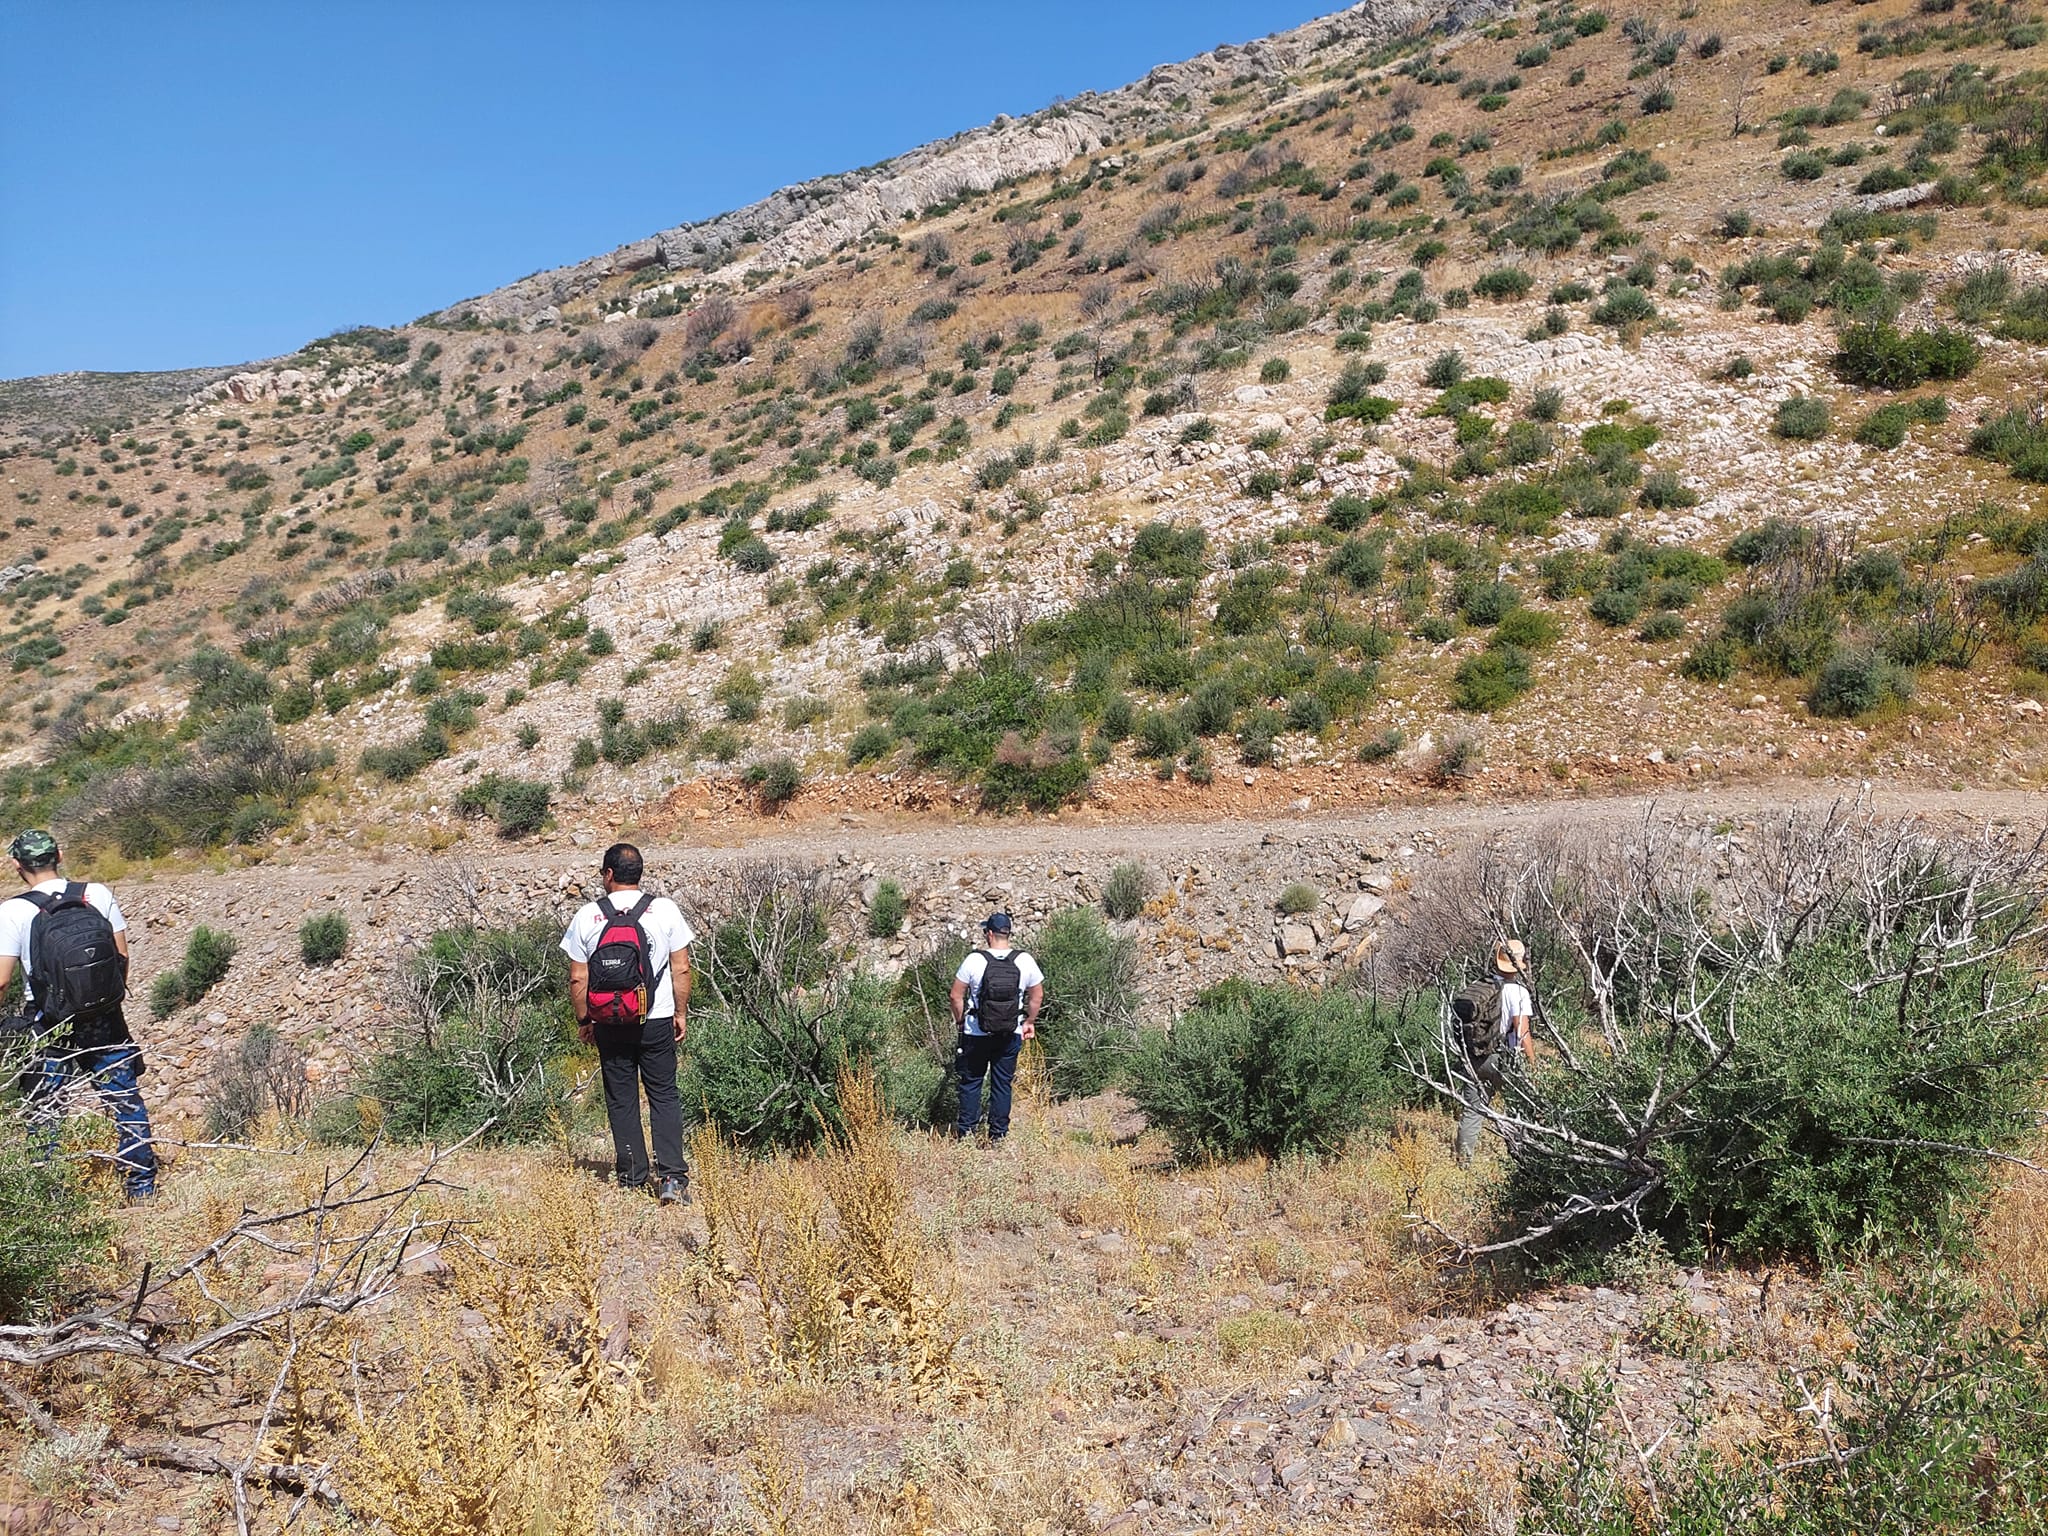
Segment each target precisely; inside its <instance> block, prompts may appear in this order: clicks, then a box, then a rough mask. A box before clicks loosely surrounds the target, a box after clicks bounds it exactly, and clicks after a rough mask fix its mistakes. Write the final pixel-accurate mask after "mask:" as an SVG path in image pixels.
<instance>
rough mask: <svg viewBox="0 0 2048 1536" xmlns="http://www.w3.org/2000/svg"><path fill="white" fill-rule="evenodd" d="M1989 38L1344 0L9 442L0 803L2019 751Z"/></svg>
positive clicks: (2025, 88)
mask: <svg viewBox="0 0 2048 1536" xmlns="http://www.w3.org/2000/svg"><path fill="white" fill-rule="evenodd" d="M2041 37H2042V23H2041V22H2040V21H2039V20H2038V19H2037V17H2036V15H2035V13H2034V12H2033V11H2032V10H2031V9H2029V8H2028V7H2027V6H2026V5H2024V4H2012V5H1991V4H1986V3H1981V0H1980V3H1975V4H1971V5H1967V6H1960V7H1957V6H1944V5H1942V4H1941V3H1940V0H1923V3H1920V4H1908V3H1905V0H1877V3H1873V4H1868V5H1855V6H1851V5H1847V4H1827V5H1819V6H1815V5H1810V4H1804V3H1799V4H1793V3H1778V4H1766V5H1763V6H1761V7H1755V6H1751V7H1743V8H1737V7H1735V6H1732V5H1728V4H1721V3H1713V0H1706V3H1701V4H1697V5H1688V6H1687V7H1686V8H1685V10H1684V12H1683V13H1682V14H1678V15H1672V16H1666V17H1661V18H1657V19H1654V20H1653V19H1651V18H1649V17H1647V16H1642V15H1634V14H1630V13H1627V12H1624V11H1621V10H1607V9H1599V8H1594V7H1591V6H1588V5H1583V4H1550V5H1543V6H1537V7H1522V8H1519V9H1515V10H1512V11H1506V10H1493V9H1490V8H1487V7H1463V6H1453V7H1449V8H1445V7H1441V6H1432V5H1370V6H1360V7H1355V8H1353V9H1351V10H1348V11H1345V12H1342V13H1339V14H1338V15H1335V16H1333V17H1330V18H1328V19H1326V20H1324V21H1321V22H1317V23H1314V24H1312V25H1310V26H1308V27H1305V28H1302V29H1300V30H1298V31H1296V32H1293V33H1289V34H1284V35H1281V36H1278V37H1275V38H1272V39H1268V40H1266V41H1265V42H1262V43H1257V44H1251V45H1247V46H1245V47H1242V48H1227V49H1219V50H1217V51H1216V52H1215V53H1213V54H1209V55H1205V56H1204V57H1203V58H1201V59H1198V60H1194V61H1191V62H1189V63H1187V64H1182V65H1169V66H1163V67H1162V68H1160V69H1158V70H1155V71H1154V72H1153V73H1152V74H1151V75H1150V76H1148V77H1147V78H1146V80H1144V81H1143V82H1140V83H1138V84H1136V85H1133V86H1131V87H1128V88H1126V89H1124V90H1121V91H1117V92H1113V93H1110V94H1108V95H1104V96H1100V97H1088V98H1083V99H1080V100H1076V101H1073V102H1068V103H1063V104H1060V105H1058V106H1055V107H1051V108H1049V109H1047V110H1046V111H1044V112H1041V113H1038V114H1035V115H1034V116H1032V117H1031V118H1028V119H1024V120H1020V121H1015V122H998V123H996V124H993V125H991V126H989V127H987V128H985V129H980V130H976V131H974V132H971V133H967V134H964V135H961V136H959V137H958V138H956V139H953V140H949V141H946V142H945V143H942V144H937V145H932V146H927V147H925V148H923V149H920V150H916V151H914V152H912V153H910V154H907V155H905V156H903V157H901V158H899V159H898V160H896V161H892V162H889V163H887V164H885V165H882V166H879V167H874V168H871V169H869V170H867V171H863V172H857V173H849V174H847V175H845V176H842V177H838V178H832V179H829V180H827V181H824V182H819V183H813V184H809V185H807V186H805V187H800V188H792V189H789V190H787V191H785V192H783V193H779V194H777V195H776V196H775V197H773V198H771V199H768V200H767V201H765V202H764V203H762V204H759V205H756V206H755V207H754V208H750V209H746V210H741V211H739V212H737V213H734V214H731V215H727V216H725V217H724V218H722V219H719V220H713V221H710V222H708V223H706V224H704V225H700V226H684V227H680V228H678V229H675V230H670V231H665V232H662V233H661V234H658V235H656V236H653V237H650V239H648V240H647V241H644V242H640V243H638V244H636V245H634V246H630V247H627V248H624V249H623V250H621V251H618V252H614V253H612V254H611V255H610V256H608V257H604V258H600V259H598V260H596V261H593V262H590V263H586V264H583V265H581V266H578V267H575V268H570V269H565V270H563V271H560V272H554V273H544V274H540V275H538V276H536V277H534V278H530V279H527V280H525V281H524V282H522V283H519V284H515V285H513V286H512V287H511V288H508V289H505V290H501V291H500V292H498V293H496V294H490V295H485V296H483V297H481V298H478V299H474V300H470V301H466V302H464V303H460V304H456V305H452V306H450V307H449V308H448V309H446V310H444V311H442V312H440V313H439V314H437V315H435V316H432V317H429V318H428V319H427V320H426V321H423V322H421V323H419V324H417V325H414V326H410V327H405V328H403V329H399V330H393V331H368V330H358V331H353V332H348V333H344V334H340V335H337V336H333V337H328V338H325V339H323V340H322V341H319V342H316V343H314V344H312V345H311V346H309V347H307V348H306V349H305V350H304V351H303V352H301V353H300V354H298V355H296V356H294V357H292V358H289V359H284V360H281V361H279V362H277V363H274V364H269V365H263V366H258V367H252V368H250V369H247V370H244V371H241V372H238V373H235V374H232V375H230V376H228V377H225V378H221V379H217V380H213V381H211V382H209V383H206V384H205V385H203V386H201V387H199V388H197V390H196V392H195V393H193V394H192V395H191V396H190V398H189V399H188V400H187V401H185V402H184V403H183V404H181V405H180V406H179V407H178V408H176V409H174V410H172V411H170V412H169V413H167V414H158V415H152V414H150V413H149V412H148V411H146V410H145V409H144V408H143V407H142V406H140V405H137V404H123V405H122V409H123V410H124V411H126V412H127V414H126V415H125V416H124V417H123V419H121V420H119V421H118V422H116V421H109V422H107V423H106V424H104V425H101V426H98V427H96V428H94V429H93V430H90V431H84V432H70V433H58V434H56V435H50V434H49V433H48V432H45V434H44V435H42V436H40V437H37V436H35V435H34V434H33V433H28V432H26V431H25V430H24V431H20V432H18V434H17V440H16V443H15V446H14V447H12V448H11V449H9V450H8V451H7V455H6V461H5V465H4V471H5V477H6V478H5V486H4V492H5V497H4V499H5V500H10V501H11V503H12V505H13V507H14V515H13V518H12V524H11V526H10V527H7V528H6V529H5V530H4V532H5V539H6V542H5V543H4V544H0V566H4V569H0V608H4V614H0V622H4V630H0V639H4V643H5V649H6V652H7V654H8V656H9V658H10V664H9V666H8V668H7V669H5V671H4V672H0V718H5V719H6V720H7V721H8V722H9V723H10V726H11V729H10V732H9V740H8V746H7V748H6V749H5V750H6V751H7V752H8V753H9V754H10V756H11V761H12V763H13V767H12V768H11V769H10V770H9V771H8V775H7V778H6V781H5V783H6V798H7V816H8V817H9V818H11V819H17V820H18V819H27V818H38V819H41V818H48V819H52V820H54V821H56V822H58V823H59V824H60V825H61V826H63V827H64V828H65V830H66V832H67V835H69V836H70V837H71V838H72V839H73V840H74V841H83V842H84V843H85V844H87V845H91V846H94V847H95V848H96V849H97V851H100V852H102V853H104V854H117V855H121V856H125V857H127V858H131V859H132V858H150V857H155V856H158V855H161V854H164V853H166V852H169V851H171V850H174V849H178V848H193V847H207V846H214V845H220V844H230V845H242V846H249V847H259V848H260V847H263V846H267V845H270V844H272V843H274V842H277V841H280V840H289V839H292V838H300V839H312V840H316V841H319V840H325V839H327V838H330V837H340V838H347V839H350V840H352V841H354V842H356V843H361V842H363V841H364V840H365V839H366V838H374V839H390V838H396V839H399V840H402V841H405V842H410V843H416V844H428V845H440V844H444V843H446V842H447V841H449V840H450V839H452V838H454V837H457V836H459V835H461V829H462V825H463V823H464V822H465V821H466V820H468V819H472V818H488V819H490V820H491V821H492V822H494V823H495V825H496V827H497V828H498V830H500V831H501V832H502V833H503V834H504V835H506V836H512V837H518V836H526V835H531V834H532V833H533V832H535V831H536V830H538V829H540V828H542V827H544V826H546V825H547V824H548V821H549V819H550V817H554V818H555V819H557V820H558V821H559V820H561V819H563V818H565V817H568V818H575V819H582V818H584V817H586V816H589V815H592V814H593V813H595V812H596V811H598V810H599V809H600V808H602V809H605V810H606V811H607V813H609V812H611V811H618V812H620V813H621V814H625V815H631V814H633V811H632V809H631V808H633V807H636V806H638V807H647V806H650V805H654V804H657V803H668V804H670V805H671V806H672V808H673V809H675V810H679V811H683V812H690V813H695V814H697V815H699V816H701V817H704V818H724V817H728V816H732V815H739V814H751V813H758V812H782V811H784V810H788V811H791V812H794V813H797V814H803V813H805V812H806V811H807V810H817V811H823V812H826V813H833V812H839V811H846V812H850V813H854V814H861V813H865V812H869V811H873V810H878V809H888V808H909V809H916V808H920V807H928V806H958V807H961V808H974V807H981V808H986V809H988V810H992V811H994V810H1005V809H1017V808H1033V809H1039V810H1057V809H1059V808H1061V807H1067V806H1075V805H1093V806H1094V807H1096V808H1097V809H1100V810H1102V811H1104V812H1106V813H1108V814H1112V815H1123V814H1131V813H1134V812H1140V811H1154V810H1158V809H1161V808H1167V809H1172V808H1176V807H1187V808H1190V809H1197V810H1198V809H1200V808H1202V807H1208V808H1210V809H1212V810H1218V811H1229V810H1234V809H1266V810H1272V809H1278V808H1280V807H1282V806H1284V805H1287V804H1289V803H1292V802H1294V801H1296V800H1299V799H1301V798H1302V797H1304V796H1308V797H1310V798H1311V799H1312V800H1314V801H1315V802H1317V803H1327V802H1330V801H1340V802H1341V801H1346V800H1355V799H1360V798H1365V799H1378V798H1380V797H1382V796H1386V795H1389V794H1408V793H1412V792H1421V791H1431V790H1443V791H1449V792H1459V791H1465V790H1470V789H1472V788H1475V787H1482V788H1483V787H1486V786H1493V787H1494V788H1495V789H1497V790H1498V791H1500V792H1503V793H1518V794H1520V793H1530V792H1535V791H1540V790H1544V789H1548V788H1552V787H1561V788H1571V787H1574V786H1576V787H1588V786H1592V785H1596V784H1603V783H1608V782H1612V781H1614V780H1615V779H1617V778H1633V779H1640V780H1643V781H1648V782H1661V781H1670V780H1675V779H1688V778H1701V779H1712V778H1716V777H1740V776H1743V775H1749V774H1759V773H1765V772H1770V773H1781V772H1783V771H1785V770H1786V769H1787V768H1788V767H1789V768H1790V769H1791V771H1793V772H1807V771H1814V772H1848V773H1858V774H1883V775H1886V776H1891V777H1896V778H1904V779H1908V780H1917V781H1920V782H1927V783H1936V784H1947V783H1950V782H1955V781H1962V782H1968V783H2017V784H2027V783H2032V782H2034V781H2035V780H2036V777H2037V775H2038V772H2039V769H2040V766H2041V761H2042V747H2043V743H2044V738H2043V736H2042V733H2041V729H2040V724H2039V717H2040V714H2041V702H2040V698H2041V696H2043V695H2048V629H2044V627H2043V617H2044V614H2048V596H2044V593H2048V576H2044V574H2043V572H2044V567H2043V565H2042V560H2043V558H2044V557H2043V555H2042V553H2041V551H2042V549H2043V548H2044V546H2048V537H2044V533H2043V529H2044V527H2048V524H2044V523H2043V520H2042V514H2041V508H2040V505H2039V499H2040V498H2039V485H2040V483H2041V481H2042V479H2043V477H2044V476H2048V467H2044V466H2048V429H2044V427H2043V425H2042V416H2041V409H2040V404H2039V398H2038V396H2039V379H2040V376H2041V366H2040V365H2041V357H2040V347H2041V343H2042V340H2043V339H2044V338H2048V259H2044V257H2043V256H2042V254H2041V250H2042V248H2043V245H2044V236H2048V229H2044V219H2043V215H2042V214H2041V212H2040V207H2041V204H2042V201H2043V189H2042V184H2041V180H2040V172H2041V170H2042V168H2043V166H2044V165H2048V140H2044V138H2043V136H2042V134H2041V132H2040V128H2039V124H2040V121H2041V113H2042V111H2043V105H2042V102H2043V95H2042V90H2043V87H2042V85H2041V78H2042V77H2041V75H2040V72H2039V70H2038V68H2036V67H2035V66H2036V61H2037V58H2038V55H2037V53H2036V51H2035V50H2036V49H2037V48H2038V47H2039V43H2040V39H2041ZM20 393H21V391H20V388H19V387H17V388H16V394H17V395H19V394H20ZM15 424H16V426H17V428H24V426H25V422H24V419H23V418H22V417H21V416H20V415H19V413H17V415H16V417H15Z"/></svg>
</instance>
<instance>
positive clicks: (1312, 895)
mask: <svg viewBox="0 0 2048 1536" xmlns="http://www.w3.org/2000/svg"><path fill="white" fill-rule="evenodd" d="M1322 904H1323V897H1322V893H1321V892H1320V891H1318V890H1317V889H1316V888H1315V887H1314V886H1312V885H1310V884H1308V883H1307V882H1306V881H1303V880H1296V881H1294V882H1293V883H1292V884H1290V885H1288V886H1287V887H1285V888H1284V889H1283V890H1282V891H1281V892H1280V894H1279V896H1278V897H1276V898H1275V899H1274V902H1273V910H1274V911H1276V912H1278V913H1280V914H1281V915H1282V916H1285V917H1300V916H1302V915H1303V914H1305V913H1309V912H1313V911H1315V909H1316V908H1317V907H1319V906H1321V905H1322Z"/></svg>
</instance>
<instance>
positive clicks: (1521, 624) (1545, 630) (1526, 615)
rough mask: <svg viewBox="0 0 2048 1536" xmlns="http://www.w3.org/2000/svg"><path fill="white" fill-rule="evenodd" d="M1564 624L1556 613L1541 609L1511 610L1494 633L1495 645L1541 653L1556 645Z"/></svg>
mask: <svg viewBox="0 0 2048 1536" xmlns="http://www.w3.org/2000/svg"><path fill="white" fill-rule="evenodd" d="M1563 633H1564V624H1563V621H1561V620H1560V619H1559V618H1558V616H1557V615H1556V614H1554V613H1546V612H1545V611H1544V610H1543V609H1541V608H1515V609H1511V610H1510V611H1509V612H1508V613H1507V614H1506V615H1505V616H1504V617H1503V618H1502V619H1501V621H1500V624H1499V626H1498V627H1497V628H1496V629H1495V630H1494V632H1493V638H1492V641H1491V643H1492V644H1494V645H1518V646H1520V647H1521V648H1522V649H1523V650H1525V651H1540V650H1542V649H1543V648H1544V647H1545V646H1546V645H1552V644H1555V643H1556V641H1557V639H1558V637H1559V636H1561V635H1562V634H1563Z"/></svg>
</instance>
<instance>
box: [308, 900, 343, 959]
mask: <svg viewBox="0 0 2048 1536" xmlns="http://www.w3.org/2000/svg"><path fill="white" fill-rule="evenodd" d="M347 953H348V918H347V916H346V915H345V914H343V913H340V912H316V913H314V914H313V915H312V916H311V917H309V918H307V919H306V920H305V921H304V922H302V923H300V924H299V958H300V959H301V960H303V961H304V962H305V963H306V964H307V965H332V964H334V962H335V961H337V960H339V959H340V958H341V957H342V956H343V955H345V954H347Z"/></svg>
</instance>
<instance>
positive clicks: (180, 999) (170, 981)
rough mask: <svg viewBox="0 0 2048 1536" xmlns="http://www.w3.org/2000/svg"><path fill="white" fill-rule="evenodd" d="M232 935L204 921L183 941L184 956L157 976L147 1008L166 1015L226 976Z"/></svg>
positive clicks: (232, 947) (232, 952) (231, 954)
mask: <svg viewBox="0 0 2048 1536" xmlns="http://www.w3.org/2000/svg"><path fill="white" fill-rule="evenodd" d="M237 947H238V946H237V945H236V943H235V936H234V935H233V934H231V933H222V932H221V931H220V930H219V929H217V928H209V927H207V926H206V925H205V924H204V923H202V924H200V925H199V926H198V927H197V928H194V929H193V930H192V937H191V938H190V939H188V940H186V942H185V958H184V960H183V961H181V962H180V963H179V965H178V968H177V969H176V970H173V971H166V972H164V973H163V974H162V975H161V976H159V977H157V979H156V981H155V982H154V983H153V984H152V985H151V987H150V990H149V1011H150V1012H151V1013H152V1014H154V1015H155V1016H156V1017H157V1018H160V1019H161V1018H166V1017H168V1016H169V1015H170V1014H172V1013H175V1012H176V1011H177V1010H178V1009H179V1008H181V1007H183V1006H184V1005H185V1004H187V1003H196V1002H198V1001H199V1000H200V999H201V998H202V997H204V996H206V994H207V993H208V992H210V991H212V990H213V988H214V986H215V984H216V983H218V982H219V981H220V979H221V978H222V977H223V976H225V975H227V973H228V966H229V965H230V964H231V963H232V962H233V960H234V958H235V950H236V948H237Z"/></svg>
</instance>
